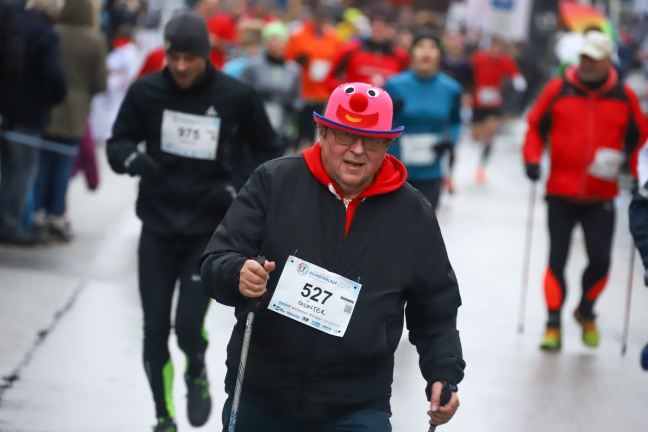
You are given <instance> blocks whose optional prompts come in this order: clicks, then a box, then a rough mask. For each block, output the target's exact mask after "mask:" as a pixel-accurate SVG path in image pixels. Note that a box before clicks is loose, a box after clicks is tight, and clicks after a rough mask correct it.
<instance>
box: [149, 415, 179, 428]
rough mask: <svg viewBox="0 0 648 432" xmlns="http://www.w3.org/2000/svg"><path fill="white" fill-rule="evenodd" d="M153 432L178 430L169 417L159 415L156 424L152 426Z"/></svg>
mask: <svg viewBox="0 0 648 432" xmlns="http://www.w3.org/2000/svg"><path fill="white" fill-rule="evenodd" d="M153 432H178V427H177V426H176V424H175V422H174V421H173V419H172V418H171V417H160V418H158V424H157V425H155V426H153Z"/></svg>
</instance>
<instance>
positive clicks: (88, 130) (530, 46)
mask: <svg viewBox="0 0 648 432" xmlns="http://www.w3.org/2000/svg"><path fill="white" fill-rule="evenodd" d="M592 3H594V4H592ZM646 3H648V2H643V1H638V2H627V1H599V2H586V1H570V0H562V1H559V0H555V1H554V0H546V1H544V0H543V1H539V0H537V1H532V0H528V1H512V0H466V1H451V0H392V1H368V0H184V1H183V0H167V1H163V0H105V1H101V0H65V1H64V0H27V1H24V0H0V5H2V15H1V17H0V19H2V20H3V22H2V23H0V29H2V34H1V35H0V37H1V40H2V42H1V43H0V74H1V75H2V76H1V77H0V78H1V79H0V91H1V92H2V94H1V97H0V101H1V103H2V106H0V115H1V116H2V119H3V121H2V127H1V129H0V133H1V134H2V137H3V138H4V139H5V141H3V146H2V153H1V154H0V161H2V166H1V167H0V168H1V172H2V179H1V182H0V209H1V212H2V214H1V215H0V241H2V242H4V243H12V244H21V245H37V244H42V243H43V242H46V241H50V240H52V239H53V240H58V241H64V242H66V241H70V240H71V239H72V238H73V230H72V226H71V223H70V221H69V220H68V219H67V218H66V216H65V213H66V212H65V208H66V205H67V203H66V191H67V186H68V181H69V178H70V175H74V174H75V173H77V172H82V173H84V174H85V177H86V181H87V185H88V187H89V188H90V189H96V188H97V187H98V185H99V182H100V179H99V171H98V164H97V159H96V146H97V145H102V144H103V143H104V142H105V141H106V140H107V139H108V138H109V137H110V134H111V127H112V123H113V121H114V118H115V116H116V114H117V111H118V109H119V106H120V104H121V101H122V100H123V97H124V95H125V93H126V90H127V89H128V87H129V85H130V84H131V83H132V82H133V81H134V80H136V79H137V78H138V77H140V76H142V75H145V74H147V73H150V72H152V71H156V70H160V69H162V68H163V67H164V62H165V53H164V48H163V46H162V29H163V27H164V24H165V23H166V22H167V21H168V20H169V18H170V17H171V16H172V15H173V13H174V12H175V11H177V10H179V9H193V10H195V11H196V12H197V13H199V14H200V15H202V16H203V17H204V18H205V19H206V21H207V23H208V27H209V31H210V38H211V45H212V50H211V54H210V60H211V62H212V63H213V64H214V66H215V67H217V68H218V69H220V70H222V71H224V72H225V73H227V74H229V75H231V76H234V77H237V78H239V79H241V80H243V81H246V82H248V83H249V84H251V85H252V86H253V87H255V89H256V90H257V91H258V92H259V94H260V95H261V97H262V99H263V100H264V103H265V107H266V111H267V113H268V117H269V118H270V120H271V123H272V124H273V126H274V127H275V129H276V132H277V134H278V135H279V136H280V137H281V140H282V141H283V145H284V147H285V152H286V153H290V152H295V151H298V150H300V149H303V148H306V147H308V146H310V145H312V144H313V142H314V140H315V127H314V123H313V121H312V113H313V111H316V112H323V110H324V104H325V102H326V100H327V98H328V96H329V95H330V92H331V91H332V89H333V88H335V87H336V86H337V85H339V84H340V83H342V82H347V81H365V82H369V83H371V84H374V85H378V86H383V85H384V84H385V82H386V80H387V79H388V78H389V77H390V76H392V75H394V74H397V73H399V72H402V71H404V70H406V69H408V68H409V67H410V57H409V54H410V48H411V45H412V42H413V40H414V38H415V36H416V35H417V34H418V33H419V32H420V31H421V30H428V31H431V32H433V33H434V34H435V35H436V36H438V38H439V42H440V48H441V51H442V55H441V59H440V65H439V67H440V69H441V70H442V71H444V72H446V73H447V74H449V75H451V76H452V77H453V78H455V79H456V80H457V81H459V82H460V84H461V85H462V86H463V96H462V120H463V121H464V123H466V122H468V121H470V113H471V109H472V108H473V105H474V95H475V94H476V93H477V92H478V91H479V89H478V88H477V87H479V85H480V84H479V82H480V81H484V79H485V80H486V81H488V80H489V79H494V80H495V82H497V86H498V87H500V90H501V92H502V95H503V98H502V101H501V111H502V114H503V115H504V118H506V117H517V116H523V115H524V114H525V112H526V110H527V108H528V107H529V105H530V103H531V102H532V101H533V100H534V98H535V97H536V95H537V94H538V92H539V90H540V89H541V88H542V86H543V84H544V83H545V82H546V81H547V80H548V79H549V78H551V77H553V76H556V75H559V74H561V73H562V72H563V71H564V70H565V68H566V67H567V66H568V65H569V64H572V63H574V62H576V61H578V54H579V50H580V46H581V45H582V40H583V34H584V33H585V32H586V31H587V30H589V29H592V28H595V29H599V30H601V31H604V32H606V33H608V34H609V35H610V36H612V37H613V39H614V41H615V42H616V45H617V50H616V53H615V55H614V63H615V67H616V69H617V71H618V72H619V75H620V76H621V77H626V76H628V75H629V74H632V73H640V72H641V71H643V70H645V71H646V72H648V4H646ZM566 4H571V5H572V6H574V5H576V6H578V7H580V8H581V9H582V10H581V12H578V13H575V12H573V10H572V9H570V7H566V6H565V5H566ZM11 22H13V23H14V24H13V25H12V24H11ZM12 35H13V36H14V38H13V41H14V42H12ZM18 35H19V36H20V38H18V37H16V36H18ZM19 39H20V40H22V43H15V41H17V40H19ZM20 45H22V46H20ZM362 53H369V54H370V57H363V54H362ZM19 55H20V56H22V57H18V56H19ZM480 56H481V57H480ZM500 56H506V58H509V59H511V61H512V62H513V64H514V65H513V66H511V67H508V72H507V68H504V67H503V68H502V72H498V73H497V74H496V75H497V76H495V77H490V76H489V77H486V75H489V74H490V73H491V72H492V70H493V69H492V65H491V66H489V63H488V61H486V62H484V61H483V59H484V58H486V59H488V58H499V57H500ZM18 58H23V59H24V61H22V62H21V61H17V60H16V59H18ZM479 58H481V59H482V61H476V59H479ZM377 59H378V60H377ZM19 66H21V67H20V68H19ZM277 68H279V69H280V70H281V74H282V75H281V76H282V78H281V80H280V82H278V81H277V79H275V78H273V73H274V72H273V71H276V70H277ZM489 68H490V69H489ZM480 69H481V70H480ZM489 71H490V72H489ZM518 76H521V77H522V78H523V79H524V85H521V81H520V80H518V81H516V77H518ZM485 77H486V78H485ZM516 83H517V84H518V85H516ZM639 96H640V97H641V98H642V99H644V97H645V96H646V95H645V94H640V95H639ZM495 132H496V131H495ZM8 138H11V139H10V140H8ZM9 141H10V142H9ZM478 180H479V179H478ZM482 180H483V178H482ZM446 187H447V188H448V190H450V191H451V189H452V185H451V184H448V185H446ZM43 233H45V234H46V235H43Z"/></svg>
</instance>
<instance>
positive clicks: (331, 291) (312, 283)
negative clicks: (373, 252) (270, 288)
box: [268, 255, 362, 337]
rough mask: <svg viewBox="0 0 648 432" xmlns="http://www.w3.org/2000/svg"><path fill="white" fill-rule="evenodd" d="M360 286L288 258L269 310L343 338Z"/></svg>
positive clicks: (313, 266) (291, 257)
mask: <svg viewBox="0 0 648 432" xmlns="http://www.w3.org/2000/svg"><path fill="white" fill-rule="evenodd" d="M361 287H362V285H360V284H359V283H357V282H353V281H352V280H350V279H347V278H345V277H343V276H340V275H338V274H335V273H332V272H329V271H328V270H326V269H323V268H322V267H318V266H316V265H314V264H311V263H309V262H307V261H304V260H301V259H299V258H297V257H295V256H292V255H291V256H289V257H288V260H287V261H286V265H285V267H284V269H283V272H282V273H281V277H280V278H279V282H278V283H277V288H276V289H275V292H274V294H273V295H272V299H271V300H270V304H269V305H268V309H270V310H271V311H274V312H276V313H278V314H280V315H283V316H285V317H288V318H290V319H293V320H295V321H297V322H299V323H301V324H303V325H306V326H309V327H312V328H314V329H317V330H320V331H323V332H324V333H328V334H330V335H333V336H338V337H342V336H344V333H345V332H346V329H347V327H348V326H349V321H351V316H352V315H353V310H354V308H355V305H356V302H357V301H358V295H359V294H360V288H361Z"/></svg>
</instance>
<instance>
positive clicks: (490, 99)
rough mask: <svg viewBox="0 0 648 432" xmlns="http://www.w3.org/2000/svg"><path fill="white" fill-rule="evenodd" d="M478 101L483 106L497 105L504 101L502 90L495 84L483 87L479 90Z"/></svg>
mask: <svg viewBox="0 0 648 432" xmlns="http://www.w3.org/2000/svg"><path fill="white" fill-rule="evenodd" d="M477 101H478V102H479V104H480V105H482V106H497V105H500V104H501V103H502V92H501V91H500V89H499V88H497V87H494V86H487V87H481V88H480V89H479V90H477Z"/></svg>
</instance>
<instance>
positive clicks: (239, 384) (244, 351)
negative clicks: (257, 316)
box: [228, 255, 265, 432]
mask: <svg viewBox="0 0 648 432" xmlns="http://www.w3.org/2000/svg"><path fill="white" fill-rule="evenodd" d="M254 260H255V261H256V262H258V263H259V264H261V265H262V266H263V264H265V257H264V256H263V255H259V256H257V257H256V258H255V259H254ZM256 302H257V299H250V301H249V309H250V311H249V312H248V314H247V318H246V320H245V333H244V334H243V346H242V347H241V362H240V363H239V370H238V374H237V375H236V387H234V400H233V401H232V412H231V413H230V421H229V429H228V431H229V432H234V431H235V430H236V418H237V416H238V409H239V404H240V402H241V389H242V388H243V377H244V376H245V364H246V363H247V356H248V351H249V349H250V338H251V337H252V323H253V322H254V310H255V309H256Z"/></svg>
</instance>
